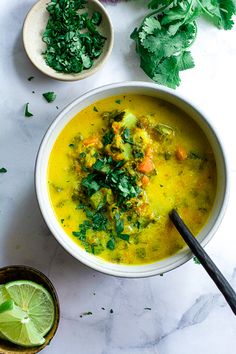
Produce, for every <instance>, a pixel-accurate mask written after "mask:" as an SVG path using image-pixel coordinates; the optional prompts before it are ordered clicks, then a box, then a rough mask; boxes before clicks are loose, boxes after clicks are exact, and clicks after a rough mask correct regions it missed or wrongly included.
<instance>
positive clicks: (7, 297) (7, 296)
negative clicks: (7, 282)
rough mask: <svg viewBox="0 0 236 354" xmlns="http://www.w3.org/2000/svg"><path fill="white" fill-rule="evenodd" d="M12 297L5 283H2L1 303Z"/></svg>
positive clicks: (0, 291)
mask: <svg viewBox="0 0 236 354" xmlns="http://www.w3.org/2000/svg"><path fill="white" fill-rule="evenodd" d="M9 298H10V296H9V295H8V292H7V291H6V289H5V286H4V285H0V305H1V304H2V303H3V302H5V301H7V300H8V299H9Z"/></svg>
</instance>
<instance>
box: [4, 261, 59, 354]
mask: <svg viewBox="0 0 236 354" xmlns="http://www.w3.org/2000/svg"><path fill="white" fill-rule="evenodd" d="M15 280H31V281H34V282H35V283H37V284H40V285H42V286H43V287H44V288H45V289H47V290H48V291H49V293H50V294H51V296H52V298H53V301H54V306H55V322H54V324H53V327H52V328H51V329H50V331H49V332H48V333H47V334H46V336H44V338H45V343H44V344H43V345H41V346H38V347H30V348H26V347H21V346H18V345H16V344H13V343H10V342H8V341H5V340H2V339H0V353H1V354H16V353H22V354H35V353H38V352H40V351H41V350H42V349H43V348H44V347H45V346H46V345H48V344H49V343H50V341H51V340H52V338H53V337H54V335H55V333H56V331H57V327H58V324H59V319H60V308H59V301H58V297H57V293H56V290H55V288H54V286H53V285H52V283H51V281H50V280H49V279H48V278H47V277H46V275H44V274H43V273H41V272H40V271H39V270H36V269H34V268H31V267H28V266H23V265H13V266H8V267H4V268H0V284H6V283H8V282H10V281H15Z"/></svg>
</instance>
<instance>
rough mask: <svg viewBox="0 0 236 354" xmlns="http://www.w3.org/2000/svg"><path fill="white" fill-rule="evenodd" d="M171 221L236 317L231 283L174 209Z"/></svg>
mask: <svg viewBox="0 0 236 354" xmlns="http://www.w3.org/2000/svg"><path fill="white" fill-rule="evenodd" d="M169 216H170V219H171V221H172V222H173V224H174V225H175V227H176V229H177V230H178V231H179V233H180V235H181V236H182V237H183V239H184V241H185V242H186V243H187V245H188V246H189V248H190V249H191V251H192V252H193V254H195V256H196V257H197V258H198V260H199V262H200V263H201V264H202V266H203V267H204V268H205V270H206V271H207V273H208V274H209V275H210V277H211V279H212V280H213V281H214V283H215V284H216V286H217V287H218V289H219V290H220V291H221V293H222V294H223V296H224V297H225V300H226V301H227V302H228V304H229V306H230V307H231V309H232V311H233V313H234V314H235V315H236V293H235V291H234V289H233V288H232V286H231V285H230V284H229V282H228V281H227V280H226V279H225V277H224V276H223V274H222V273H221V272H220V270H219V269H218V268H217V266H216V265H215V264H214V262H213V261H212V260H211V258H210V257H209V256H208V254H207V253H206V252H205V251H204V249H203V248H202V246H201V245H200V243H199V242H198V241H197V239H196V238H195V237H194V236H193V234H192V233H191V231H190V230H189V229H188V227H187V226H186V225H185V223H184V222H183V220H182V219H181V217H180V216H179V214H178V213H177V211H176V210H175V209H173V210H172V211H171V212H170V214H169Z"/></svg>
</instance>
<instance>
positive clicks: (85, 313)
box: [82, 311, 93, 316]
mask: <svg viewBox="0 0 236 354" xmlns="http://www.w3.org/2000/svg"><path fill="white" fill-rule="evenodd" d="M92 314H93V313H92V312H91V311H88V312H83V313H82V316H89V315H92Z"/></svg>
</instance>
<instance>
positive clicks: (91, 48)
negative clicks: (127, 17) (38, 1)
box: [42, 0, 106, 73]
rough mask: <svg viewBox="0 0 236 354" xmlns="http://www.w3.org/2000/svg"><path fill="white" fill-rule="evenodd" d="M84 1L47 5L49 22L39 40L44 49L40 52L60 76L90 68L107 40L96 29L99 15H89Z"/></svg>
mask: <svg viewBox="0 0 236 354" xmlns="http://www.w3.org/2000/svg"><path fill="white" fill-rule="evenodd" d="M86 3H87V1H85V0H63V1H61V0H52V1H51V2H49V3H48V4H47V11H48V13H49V20H48V23H47V26H46V29H45V31H44V33H43V36H42V39H43V41H44V42H45V43H46V45H47V48H46V50H45V52H44V53H43V55H44V58H45V61H46V63H47V65H49V66H50V67H52V68H53V69H54V70H56V71H58V72H63V73H79V72H81V71H82V70H84V69H89V68H90V67H91V66H92V65H93V63H94V60H95V59H96V58H98V57H99V56H100V55H101V53H102V51H103V46H104V43H105V40H106V38H105V37H104V36H102V35H101V34H100V33H99V31H98V28H97V26H99V24H100V23H101V21H102V16H101V14H100V13H99V12H97V11H95V12H93V13H92V16H90V15H89V14H88V12H87V11H85V10H84V11H83V12H82V11H78V10H81V9H84V8H85V6H84V5H85V4H86Z"/></svg>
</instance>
